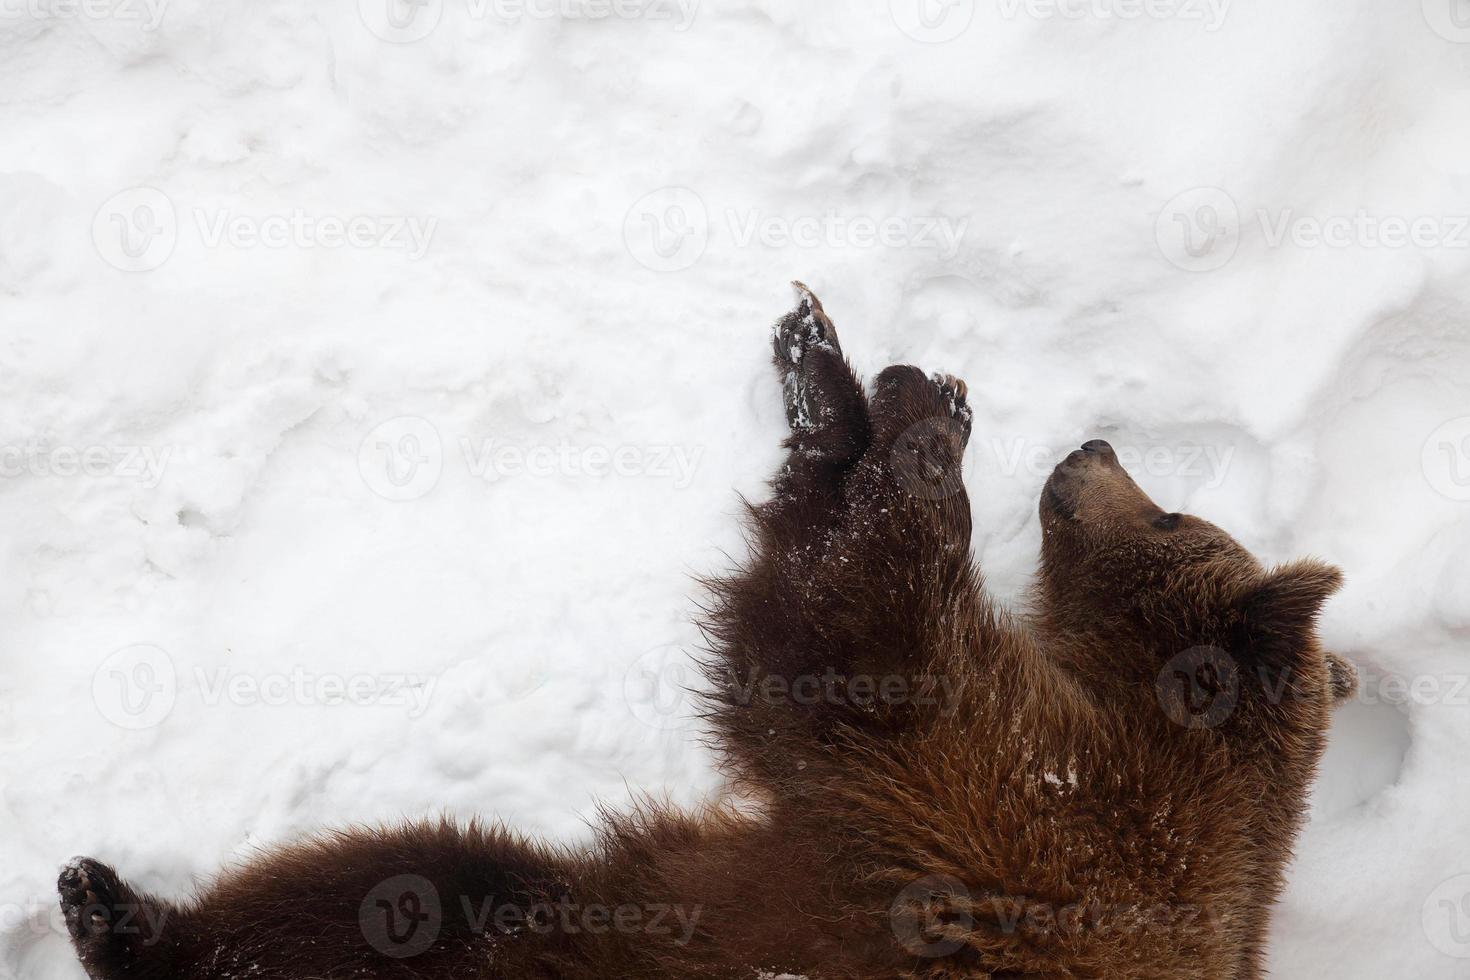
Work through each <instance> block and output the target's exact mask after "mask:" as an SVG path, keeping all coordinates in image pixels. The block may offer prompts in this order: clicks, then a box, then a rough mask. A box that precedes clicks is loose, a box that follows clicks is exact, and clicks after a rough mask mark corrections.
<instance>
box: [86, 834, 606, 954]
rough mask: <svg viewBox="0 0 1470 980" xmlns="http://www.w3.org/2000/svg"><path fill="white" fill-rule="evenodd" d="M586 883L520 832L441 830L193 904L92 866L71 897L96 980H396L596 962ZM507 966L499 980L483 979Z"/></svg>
mask: <svg viewBox="0 0 1470 980" xmlns="http://www.w3.org/2000/svg"><path fill="white" fill-rule="evenodd" d="M582 877H583V876H582V875H581V874H580V873H579V868H574V867H573V866H572V865H571V864H570V863H568V862H567V861H565V860H563V859H562V858H560V857H556V856H553V855H551V854H549V853H546V852H542V851H540V850H538V849H536V848H534V847H532V846H530V845H527V844H525V843H523V842H521V841H520V840H518V839H516V838H514V837H513V836H511V835H509V834H507V833H504V832H501V831H496V830H489V829H485V828H481V827H478V826H475V825H471V826H470V827H468V828H461V827H458V826H456V825H454V824H452V823H449V822H438V823H421V824H410V825H407V826H402V827H395V828H388V829H382V830H370V829H357V830H352V831H344V832H339V833H334V834H331V835H329V836H324V837H322V838H319V839H316V840H311V841H307V842H304V843H301V844H296V845H293V846H291V847H287V848H283V849H280V850H277V851H273V852H270V853H267V854H264V855H262V856H260V857H258V858H255V859H253V860H251V861H250V862H249V863H247V864H245V865H243V866H241V867H238V868H235V869H233V870H230V871H227V872H225V873H224V874H223V875H221V876H220V878H219V879H218V880H217V881H216V882H215V883H214V884H213V885H212V886H210V887H209V888H208V889H207V890H205V891H204V892H202V893H201V894H200V896H199V897H198V899H196V900H195V901H193V902H190V903H187V904H183V905H179V906H172V905H169V904H168V903H165V902H162V901H159V900H157V899H153V898H150V897H148V896H144V895H141V894H139V893H138V892H136V891H135V890H134V889H132V888H130V887H129V886H128V885H126V884H125V883H124V882H122V881H121V880H120V879H119V877H118V876H117V874H116V873H114V872H113V871H112V869H110V868H108V867H107V866H105V865H103V864H100V863H99V862H96V861H93V860H91V859H80V860H78V861H75V862H73V863H72V864H71V865H69V866H68V867H67V868H66V870H64V871H63V872H62V874H61V878H60V880H59V882H58V886H59V890H60V892H61V907H62V911H63V914H64V915H65V917H66V921H67V924H68V927H69V929H70V931H71V934H72V938H73V941H74V943H75V945H76V948H77V953H78V955H79V956H80V958H81V960H82V963H83V965H84V966H85V967H86V969H87V972H88V974H89V975H90V976H91V977H92V978H93V980H120V978H128V980H217V978H219V977H226V976H232V977H249V978H251V980H300V978H303V977H375V978H380V980H386V978H397V977H403V978H409V977H423V976H445V977H447V976H456V977H461V976H462V977H466V978H472V977H490V976H493V977H520V976H529V975H538V974H537V973H536V971H537V970H538V969H539V968H540V966H539V965H540V964H543V963H544V962H549V961H556V960H558V959H560V958H562V957H572V958H575V957H578V956H580V955H582V954H585V953H588V952H589V950H587V949H585V948H583V944H586V943H592V942H593V941H594V940H596V939H597V937H593V936H591V934H590V932H589V931H588V930H581V931H577V930H574V929H569V928H567V927H565V925H564V923H563V921H562V919H563V918H565V916H564V915H562V914H561V909H563V908H568V907H570V908H574V909H576V908H582V907H585V906H586V905H588V903H589V902H590V901H593V900H596V901H599V902H602V901H603V900H602V898H601V896H592V897H589V896H588V894H587V892H586V891H585V890H584V886H586V887H590V886H588V884H587V882H585V881H583V880H580V879H581V878H582ZM603 904H610V903H606V902H603ZM558 916H561V918H558ZM599 952H600V947H599ZM492 954H493V959H494V962H495V966H496V968H495V969H494V970H488V969H483V967H484V964H486V963H488V962H490V959H491V958H492ZM565 975H567V976H574V975H576V973H575V971H572V972H569V973H567V974H565Z"/></svg>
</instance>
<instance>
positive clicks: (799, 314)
mask: <svg viewBox="0 0 1470 980" xmlns="http://www.w3.org/2000/svg"><path fill="white" fill-rule="evenodd" d="M791 285H792V287H793V288H794V289H795V290H796V309H794V310H792V311H791V312H790V313H788V314H786V315H785V316H784V317H782V318H781V320H780V322H779V323H777V324H776V331H775V334H774V335H773V336H772V338H771V345H772V346H773V347H774V348H775V351H776V363H777V364H778V365H780V366H781V367H782V368H783V369H785V370H788V371H789V370H791V369H794V368H797V367H799V366H800V365H801V362H802V361H803V360H804V359H805V357H806V353H807V351H809V350H812V349H814V348H816V349H820V350H828V351H832V352H833V353H835V354H838V355H839V356H840V355H841V353H842V347H841V345H839V344H838V342H837V328H836V327H834V326H833V325H832V320H831V319H830V318H829V317H828V316H827V314H826V312H824V311H823V310H822V301H821V300H819V299H817V297H816V294H814V293H813V292H812V291H811V290H810V289H808V288H807V287H806V286H805V285H804V284H803V283H799V282H793V283H792V284H791Z"/></svg>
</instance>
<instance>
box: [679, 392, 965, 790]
mask: <svg viewBox="0 0 1470 980" xmlns="http://www.w3.org/2000/svg"><path fill="white" fill-rule="evenodd" d="M866 414H867V419H868V428H869V438H868V444H867V446H866V448H865V449H864V450H863V454H862V456H861V457H860V458H859V459H858V460H857V462H855V463H852V464H851V465H850V466H848V468H847V469H846V471H845V474H844V475H843V476H842V485H841V487H840V489H839V490H838V491H837V492H836V493H835V494H834V495H833V501H834V502H833V503H832V504H831V505H830V506H829V507H828V509H827V512H826V513H825V515H823V517H822V519H821V520H820V521H816V522H814V523H813V524H812V525H811V526H810V528H809V530H807V531H806V532H805V533H804V534H796V533H793V532H792V530H791V524H790V522H788V521H785V520H783V519H782V518H781V516H780V514H781V513H782V512H779V511H778V512H777V513H776V515H775V516H773V514H772V512H771V510H770V509H768V508H761V509H758V510H757V511H756V512H755V514H754V515H753V516H754V525H755V531H756V534H755V536H754V540H753V541H752V546H753V554H752V558H751V560H750V562H749V563H748V564H747V566H746V567H745V568H744V569H743V570H741V571H740V572H739V573H738V574H735V575H732V576H730V577H728V578H725V579H722V580H718V581H715V582H713V583H711V584H712V587H713V594H714V598H715V602H714V604H713V606H712V608H711V609H710V610H709V615H708V616H707V617H706V622H705V628H706V634H707V636H708V637H709V639H710V641H711V646H712V656H711V657H710V658H709V659H708V660H707V661H706V671H707V675H708V676H709V678H710V681H711V690H710V692H709V693H708V695H707V696H708V698H709V701H710V711H709V717H710V719H711V721H713V723H714V724H715V727H716V729H717V732H718V734H719V736H720V738H721V740H722V744H723V747H724V748H725V749H726V750H727V752H728V753H729V754H730V756H731V757H732V759H733V760H735V761H736V762H737V764H739V765H740V766H741V767H742V768H743V769H744V770H745V772H746V773H747V774H748V775H750V776H752V777H754V778H755V779H756V780H757V781H759V782H762V783H765V784H766V785H772V784H780V783H785V782H789V781H791V780H793V779H794V780H796V781H797V783H798V784H806V783H809V782H811V780H812V777H813V776H814V775H816V774H817V772H818V768H817V762H818V760H821V759H822V758H823V757H824V754H825V753H826V749H825V748H824V746H826V745H827V743H828V742H829V741H830V740H831V739H841V738H844V737H845V736H844V735H843V732H844V731H851V730H853V729H860V730H864V731H868V732H871V733H874V734H875V735H877V736H878V737H885V738H886V737H889V736H892V735H895V734H897V733H898V732H900V731H902V730H906V729H911V728H912V727H914V726H916V725H922V724H923V723H924V722H923V718H924V716H925V715H926V713H930V712H934V711H943V710H945V709H946V706H952V702H953V697H952V695H953V694H954V692H953V691H952V690H948V689H946V687H945V685H946V684H947V683H958V682H959V680H960V674H961V671H959V670H956V669H953V666H954V664H955V663H957V661H955V660H953V659H947V658H953V657H955V656H956V655H957V654H958V653H959V652H960V651H961V650H962V649H963V648H966V647H968V646H969V645H970V644H972V643H973V642H974V641H975V639H976V637H975V635H974V633H975V630H976V629H977V628H978V627H977V626H975V624H976V623H978V622H979V621H980V619H981V618H982V617H980V616H979V615H978V613H979V612H980V609H981V607H980V601H981V600H980V594H979V582H978V574H977V573H976V571H975V569H974V566H973V563H972V561H971V559H970V552H969V539H970V514H969V500H968V498H967V496H966V494H965V489H964V485H963V483H962V482H961V480H960V469H959V468H960V458H961V456H962V454H963V451H964V447H965V443H966V440H967V438H968V435H969V426H970V410H969V408H968V406H967V405H966V401H965V387H964V385H963V383H961V382H959V381H956V380H955V379H953V378H949V377H941V378H929V377H927V376H925V375H924V374H923V373H922V372H920V371H918V370H917V369H916V368H911V367H894V368H889V369H888V370H886V371H884V372H883V374H882V375H881V376H880V377H879V379H878V382H877V384H876V386H875V390H874V394H873V397H872V399H871V401H870V403H869V405H868V408H867V413H866Z"/></svg>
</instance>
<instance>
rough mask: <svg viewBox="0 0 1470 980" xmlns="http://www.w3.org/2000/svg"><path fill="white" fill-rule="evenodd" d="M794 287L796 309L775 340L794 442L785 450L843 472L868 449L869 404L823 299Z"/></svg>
mask: <svg viewBox="0 0 1470 980" xmlns="http://www.w3.org/2000/svg"><path fill="white" fill-rule="evenodd" d="M792 285H793V286H794V287H795V289H796V309H794V310H792V311H791V312H790V313H788V314H786V315H785V316H784V317H782V318H781V320H780V322H779V323H777V324H776V329H775V333H774V334H773V336H772V338H771V346H772V347H773V348H774V350H775V354H776V368H777V370H778V371H779V372H780V375H781V390H782V395H783V398H784V401H785V403H786V421H787V423H788V424H789V425H790V427H791V434H792V438H793V441H792V442H789V443H788V444H787V445H788V446H789V447H790V448H792V449H793V450H799V451H800V452H801V453H802V454H803V455H805V456H807V457H809V458H812V459H814V460H816V461H817V462H818V463H820V464H821V465H827V464H832V465H835V466H839V467H840V466H842V465H845V464H846V463H848V462H851V461H852V460H854V459H856V458H857V456H858V455H859V454H861V452H862V449H863V447H864V446H865V445H866V444H867V399H866V398H865V397H864V395H863V387H862V384H861V383H860V382H859V381H858V379H857V376H856V375H854V374H853V373H852V368H851V367H850V366H849V365H848V363H847V359H846V358H844V357H843V356H842V345H841V344H839V343H838V341H837V328H836V327H834V326H833V325H832V320H831V318H830V317H828V316H827V314H826V312H825V311H823V309H822V302H821V300H819V299H817V297H816V296H814V295H813V294H812V291H811V290H810V289H807V288H806V287H805V286H804V285H802V284H801V283H799V282H798V283H793V284H792Z"/></svg>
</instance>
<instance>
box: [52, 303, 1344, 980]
mask: <svg viewBox="0 0 1470 980" xmlns="http://www.w3.org/2000/svg"><path fill="white" fill-rule="evenodd" d="M775 347H776V363H777V367H778V369H779V370H780V372H781V375H782V381H783V385H784V389H785V395H786V401H787V411H788V418H789V420H790V422H791V426H792V435H791V438H790V440H789V441H788V447H789V449H790V454H789V457H788V460H787V462H786V465H785V466H784V467H783V469H782V471H781V473H780V475H779V476H778V478H777V480H776V482H775V492H774V494H773V496H772V498H771V500H770V501H769V502H767V503H765V504H763V505H761V506H759V507H755V508H752V510H751V526H752V536H751V555H750V558H749V560H748V561H747V562H746V563H745V565H744V567H742V568H740V569H739V570H737V571H736V572H735V573H734V574H732V575H729V576H727V577H724V578H720V579H717V580H714V581H713V582H711V583H710V595H711V597H712V598H711V601H710V603H709V606H708V609H707V615H706V617H705V619H704V626H705V629H706V633H707V637H708V640H709V649H708V654H707V656H706V657H705V659H704V666H705V669H706V672H707V673H708V676H709V678H710V682H711V683H710V685H709V689H708V692H707V694H706V701H707V705H706V706H707V720H708V722H709V725H710V727H711V730H712V732H713V736H714V739H715V742H716V744H717V746H718V747H719V749H720V751H721V753H722V757H723V759H724V761H725V763H726V765H727V767H728V770H729V772H730V774H731V775H732V777H733V778H734V780H735V782H736V784H737V785H738V786H739V787H741V788H742V789H743V790H744V791H745V793H744V797H745V798H746V799H747V800H754V801H757V802H755V803H747V804H745V805H743V806H738V807H737V806H735V805H733V804H731V805H718V806H714V805H712V806H710V807H709V808H707V809H705V810H703V811H702V812H697V813H692V814H690V813H679V812H675V811H673V810H670V809H668V808H665V807H661V806H656V805H652V804H650V805H647V806H645V807H643V808H641V809H639V810H637V811H636V812H634V813H631V814H626V815H621V816H618V815H608V816H607V817H606V818H605V820H604V821H603V822H602V824H601V829H600V832H599V837H598V840H597V842H596V845H595V846H593V847H591V848H587V849H585V850H583V851H578V852H575V853H573V852H570V851H568V850H565V849H560V848H553V847H549V846H546V845H542V844H537V843H534V842H530V841H527V840H524V839H522V838H519V837H517V836H515V835H513V834H511V833H509V832H507V831H504V830H501V829H498V828H491V827H487V826H484V825H480V824H470V825H469V826H467V827H465V826H457V825H455V824H453V823H450V822H439V823H424V824H414V825H409V826H403V827H396V828H390V829H386V830H363V829H358V830H352V831H346V832H341V833H336V834H332V835H328V836H325V837H321V838H319V839H316V840H312V841H308V842H306V843H302V844H297V845H294V846H291V847H287V848H284V849H281V850H278V851H275V852H273V853H270V854H268V855H266V856H264V857H262V858H260V859H258V860H255V861H253V862H251V863H248V864H246V865H245V866H243V867H241V868H237V869H235V870H232V871H229V872H227V873H225V874H224V875H222V876H221V877H220V878H219V879H218V880H217V881H216V882H215V883H214V884H213V885H212V886H210V887H209V888H208V889H207V890H205V891H204V892H203V894H201V895H200V896H199V897H198V898H196V899H194V900H193V901H189V902H185V903H180V904H175V903H170V902H166V901H164V900H162V899H158V898H153V897H150V896H143V895H139V894H136V893H135V892H133V891H132V890H131V889H130V888H129V887H128V886H127V885H126V884H124V883H123V882H122V881H121V880H120V879H119V878H118V877H117V876H116V875H115V874H114V873H113V872H112V871H111V869H109V868H107V867H106V866H105V865H101V864H99V863H97V862H95V861H91V860H82V861H78V862H75V863H73V864H72V865H70V866H68V868H67V869H66V870H65V871H64V872H63V874H62V877H61V881H60V888H61V893H62V904H63V909H64V911H65V913H66V916H67V920H68V923H69V924H70V927H71V929H72V933H73V936H74V938H75V941H76V945H77V948H78V952H79V954H80V956H81V958H82V961H83V963H84V964H85V965H86V967H87V969H88V972H89V973H90V974H91V976H93V977H94V978H97V980H116V978H124V977H136V978H167V980H196V978H197V980H203V978H229V977H239V978H245V977H250V978H255V980H281V978H297V980H306V978H338V977H341V978H347V977H434V978H448V977H455V978H475V977H480V978H489V977H497V978H502V977H503V978H530V977H587V978H611V977H627V978H641V977H731V978H734V977H744V978H754V977H757V976H760V975H762V973H764V974H765V975H773V974H780V973H783V972H784V973H790V974H797V975H802V976H806V977H810V978H814V980H815V978H823V980H842V978H876V977H895V976H900V977H932V978H940V977H993V978H1020V977H1029V978H1062V977H1095V978H1119V977H1136V978H1169V980H1184V978H1201V980H1203V978H1211V980H1216V978H1232V980H1250V978H1255V977H1259V976H1261V975H1262V972H1261V971H1262V957H1263V948H1264V944H1265V940H1266V928H1267V922H1268V918H1269V914H1270V909H1271V906H1272V903H1273V901H1274V900H1275V898H1276V895H1277V892H1278V891H1279V889H1280V887H1281V882H1282V868H1283V865H1284V863H1285V862H1286V860H1287V858H1288V856H1289V854H1290V849H1291V845H1292V841H1293V838H1294V837H1295V835H1296V833H1297V830H1298V828H1299V826H1300V823H1301V821H1302V814H1303V809H1304V800H1305V794H1306V791H1307V786H1308V784H1309V782H1310V780H1311V778H1312V775H1313V771H1314V767H1315V765H1316V762H1317V759H1318V757H1319V755H1320V753H1321V751H1322V748H1323V738H1324V732H1325V730H1326V727H1327V722H1328V709H1329V707H1330V705H1331V702H1332V700H1333V695H1334V693H1336V694H1337V695H1338V696H1346V695H1347V694H1350V693H1351V690H1352V683H1353V681H1352V674H1351V668H1350V667H1347V666H1346V665H1345V664H1342V663H1341V662H1336V661H1330V660H1329V658H1328V656H1327V655H1326V654H1325V653H1324V652H1323V650H1322V649H1321V647H1320V646H1319V644H1318V642H1317V639H1316V635H1315V628H1314V621H1315V618H1316V616H1317V613H1318V609H1319V607H1320V606H1321V604H1322V602H1323V601H1324V600H1325V599H1326V598H1327V597H1328V596H1329V595H1330V594H1331V593H1332V592H1333V590H1334V589H1336V588H1337V586H1338V578H1339V576H1338V573H1337V572H1336V571H1335V570H1333V569H1330V568H1328V567H1326V566H1324V565H1321V564H1319V563H1316V562H1313V561H1302V562H1296V563H1292V564H1289V565H1286V566H1283V567H1281V568H1278V569H1273V570H1268V569H1265V568H1263V567H1262V566H1261V565H1260V564H1259V563H1258V562H1257V561H1256V560H1255V559H1254V558H1252V557H1251V556H1250V554H1248V553H1247V552H1246V551H1245V550H1244V549H1243V548H1241V547H1240V545H1238V544H1236V543H1235V541H1233V540H1232V539H1231V538H1230V537H1229V536H1228V535H1226V534H1225V533H1224V532H1223V531H1220V530H1219V529H1218V528H1215V527H1213V526H1212V525H1210V524H1208V523H1206V522H1204V521H1202V520H1199V519H1197V518H1193V517H1186V516H1181V515H1167V514H1164V513H1163V512H1162V511H1160V510H1159V508H1158V507H1156V506H1155V505H1154V504H1153V502H1152V501H1150V500H1149V499H1148V498H1147V496H1145V495H1144V494H1143V492H1142V491H1141V490H1139V489H1138V487H1137V486H1136V485H1134V483H1133V481H1132V480H1130V479H1129V478H1128V475H1127V474H1126V473H1125V472H1124V471H1123V470H1122V468H1121V467H1120V466H1119V465H1118V462H1117V458H1116V456H1115V455H1114V454H1113V453H1112V450H1111V448H1110V447H1108V446H1107V445H1106V443H1097V442H1094V443H1088V444H1087V445H1086V446H1085V447H1084V448H1083V449H1081V450H1078V451H1077V452H1075V453H1073V454H1072V455H1071V456H1069V457H1068V458H1067V460H1066V461H1064V462H1063V463H1062V464H1061V465H1060V466H1058V467H1057V470H1056V472H1055V473H1054V474H1053V476H1052V478H1051V479H1050V480H1049V481H1048V483H1047V487H1046V490H1045V491H1044V493H1043V500H1042V506H1041V519H1042V525H1043V530H1044V544H1043V553H1042V566H1041V574H1040V577H1039V581H1038V584H1037V587H1036V595H1035V603H1034V606H1035V611H1034V613H1032V614H1031V615H1029V616H1027V617H1024V618H1023V617H1017V616H1012V615H1010V614H1008V613H1006V612H1004V611H1002V610H1000V609H998V608H997V607H996V606H995V605H994V604H993V603H992V602H991V601H990V600H989V599H987V598H986V596H985V594H984V591H983V589H982V585H981V579H980V574H979V571H978V569H977V568H976V567H975V564H974V562H973V560H972V558H971V554H970V545H969V543H970V509H969V502H968V498H967V497H966V495H965V490H964V487H963V485H962V483H961V482H960V479H959V465H960V457H961V454H962V451H963V448H964V445H965V441H966V439H967V438H968V435H969V425H970V412H969V409H968V408H967V406H966V403H965V388H964V385H963V384H962V383H961V382H958V381H955V380H954V379H952V378H936V379H932V380H931V379H930V378H927V377H925V376H924V375H923V374H921V373H920V372H919V371H917V370H916V369H914V368H911V367H892V368H889V369H887V370H885V371H884V372H882V374H880V375H879V377H878V378H877V381H876V384H875V386H874V390H873V393H872V396H871V398H869V397H867V396H865V394H864V390H863V387H862V386H861V384H860V383H859V382H858V380H857V379H856V377H855V376H854V375H853V373H852V371H851V369H850V367H849V366H848V365H847V363H846V361H845V360H844V358H843V356H842V353H841V350H840V348H839V347H838V344H837V338H836V333H835V330H834V329H833V327H832V324H831V321H830V320H829V319H828V318H827V316H826V314H825V313H824V312H823V311H822V308H821V304H820V303H818V302H817V301H816V299H815V297H813V296H811V294H810V293H808V292H806V291H805V290H804V288H803V289H801V305H800V306H799V307H798V309H797V310H796V311H795V312H793V313H792V314H790V315H789V316H787V317H786V318H785V319H784V320H783V321H782V322H781V323H780V324H779V325H778V328H777V332H776V337H775ZM552 909H561V910H562V911H560V912H556V913H554V914H553V913H552V911H551V910H552ZM436 910H437V914H436ZM659 910H663V913H662V916H661V917H659V918H658V921H657V922H655V921H654V920H655V917H656V916H659ZM553 919H555V921H554V922H553V921H552V920H553Z"/></svg>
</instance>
